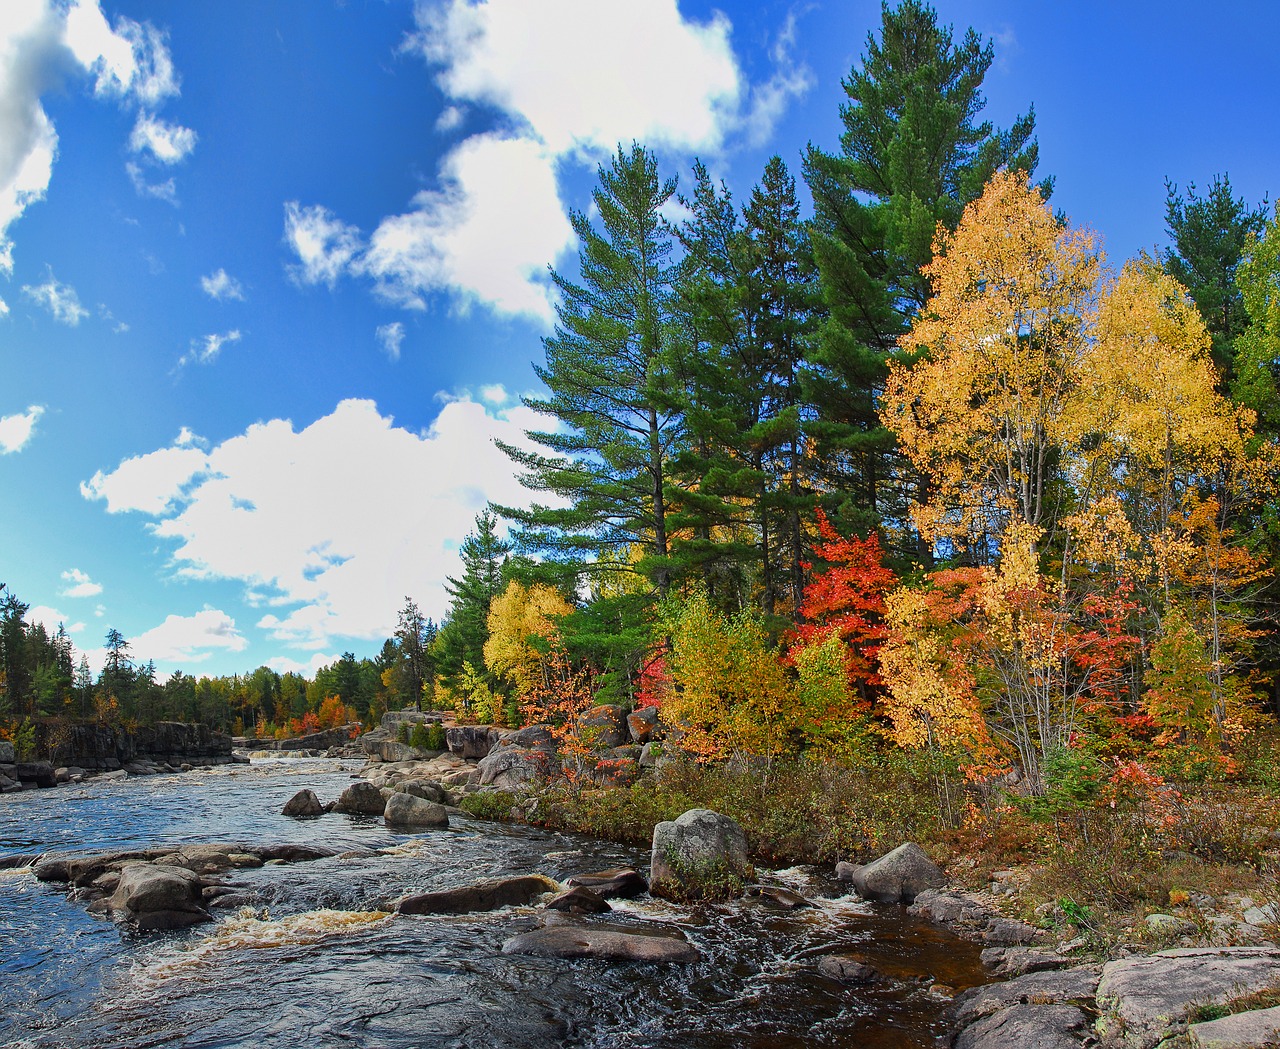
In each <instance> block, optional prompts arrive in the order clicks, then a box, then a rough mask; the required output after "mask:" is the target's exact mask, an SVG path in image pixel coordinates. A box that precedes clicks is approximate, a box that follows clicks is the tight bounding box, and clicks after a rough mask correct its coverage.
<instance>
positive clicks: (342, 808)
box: [336, 782, 387, 816]
mask: <svg viewBox="0 0 1280 1049" xmlns="http://www.w3.org/2000/svg"><path fill="white" fill-rule="evenodd" d="M386 807H387V801H386V799H385V798H384V797H383V796H382V791H380V790H379V789H378V788H377V787H375V786H374V785H373V784H372V783H364V782H360V783H353V784H351V786H349V787H348V788H347V789H346V790H344V791H343V792H342V795H341V797H339V798H338V805H337V808H336V811H337V812H344V813H347V814H348V815H352V816H381V815H382V813H383V811H384V810H385V809H386Z"/></svg>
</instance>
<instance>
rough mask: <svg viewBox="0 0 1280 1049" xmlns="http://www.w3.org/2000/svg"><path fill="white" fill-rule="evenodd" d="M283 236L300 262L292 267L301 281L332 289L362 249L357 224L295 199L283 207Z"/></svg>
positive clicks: (291, 271) (294, 273) (295, 275)
mask: <svg viewBox="0 0 1280 1049" xmlns="http://www.w3.org/2000/svg"><path fill="white" fill-rule="evenodd" d="M284 238H285V240H286V241H287V242H288V244H289V247H291V248H292V249H293V252H294V254H295V255H297V256H298V260H299V262H300V263H301V265H298V266H291V267H290V268H289V272H290V274H291V275H292V276H293V278H294V280H296V281H297V282H298V283H300V284H327V285H329V287H331V288H332V287H333V286H334V284H335V283H336V282H337V280H338V278H339V277H340V276H342V273H343V271H344V270H345V269H346V268H347V267H348V266H349V265H350V264H351V260H352V259H354V258H355V257H356V255H357V254H358V253H359V251H360V249H361V240H360V231H359V230H358V229H356V227H355V226H348V225H347V224H346V223H345V222H343V221H341V220H340V219H339V218H338V217H337V216H336V215H334V214H333V212H331V211H330V210H329V209H328V208H324V207H320V206H319V205H316V206H313V207H306V208H304V207H302V206H301V205H300V204H299V203H298V202H297V201H296V200H291V201H288V202H287V203H286V204H285V206H284Z"/></svg>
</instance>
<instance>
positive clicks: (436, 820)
mask: <svg viewBox="0 0 1280 1049" xmlns="http://www.w3.org/2000/svg"><path fill="white" fill-rule="evenodd" d="M382 818H383V819H384V820H385V821H386V823H387V826H389V827H447V826H449V814H448V813H447V812H445V810H444V806H443V805H441V804H439V803H437V802H434V801H427V800H426V799H425V798H418V797H415V796H414V795H412V794H403V793H397V794H392V795H391V797H389V798H388V799H387V802H386V807H385V808H384V810H383V813H382Z"/></svg>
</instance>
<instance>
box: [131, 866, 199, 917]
mask: <svg viewBox="0 0 1280 1049" xmlns="http://www.w3.org/2000/svg"><path fill="white" fill-rule="evenodd" d="M201 888H202V885H201V881H200V878H199V876H198V875H196V874H194V873H192V872H191V871H189V870H187V869H186V868H185V867H173V866H169V865H167V864H158V863H131V864H128V865H127V866H125V867H124V868H122V869H121V871H120V880H119V882H117V884H116V890H115V892H114V893H113V894H112V896H111V898H110V899H109V900H108V901H107V905H108V906H109V907H110V909H111V910H113V911H116V912H118V913H121V914H122V915H123V916H124V917H126V918H128V919H129V920H131V921H133V922H135V923H136V924H137V926H138V928H140V929H181V928H185V927H186V926H188V925H195V924H196V923H197V922H204V921H208V920H209V912H208V911H206V910H205V909H204V899H203V895H202V893H201Z"/></svg>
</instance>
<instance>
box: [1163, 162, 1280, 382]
mask: <svg viewBox="0 0 1280 1049" xmlns="http://www.w3.org/2000/svg"><path fill="white" fill-rule="evenodd" d="M1164 185H1165V191H1166V199H1165V225H1166V226H1167V227H1168V231H1169V237H1170V238H1171V239H1172V241H1173V244H1172V245H1171V246H1170V247H1169V248H1167V249H1166V250H1165V253H1164V260H1163V261H1164V268H1165V270H1166V272H1168V273H1169V274H1170V275H1171V276H1172V277H1174V278H1176V279H1177V280H1178V282H1179V283H1180V284H1182V285H1183V287H1185V288H1186V289H1187V291H1189V292H1190V293H1191V298H1192V300H1193V301H1194V302H1195V304H1196V306H1197V308H1198V309H1199V310H1200V316H1201V317H1203V318H1204V323H1205V326H1206V327H1207V328H1208V329H1209V334H1210V335H1211V336H1212V337H1213V359H1214V363H1215V364H1217V366H1218V371H1219V373H1220V375H1221V377H1222V380H1221V382H1220V383H1219V389H1220V390H1221V391H1223V392H1225V391H1227V390H1229V389H1230V388H1231V383H1232V380H1233V378H1234V375H1235V367H1234V360H1235V351H1234V341H1235V340H1236V339H1238V338H1239V337H1240V336H1241V335H1242V334H1243V333H1244V331H1245V329H1246V328H1247V327H1248V324H1249V315H1248V313H1247V312H1246V310H1245V306H1244V298H1243V296H1242V295H1241V291H1240V288H1239V287H1238V286H1237V285H1236V269H1237V267H1238V266H1239V265H1240V260H1241V258H1242V257H1243V255H1244V251H1245V246H1246V244H1247V243H1248V241H1249V239H1250V237H1256V236H1257V235H1258V234H1260V233H1261V232H1262V225H1263V223H1264V222H1265V221H1266V218H1267V209H1266V203H1265V201H1264V202H1263V204H1262V205H1260V206H1259V207H1256V208H1250V207H1249V206H1248V205H1247V204H1245V202H1244V198H1243V197H1233V196H1232V195H1231V180H1230V179H1229V178H1228V177H1227V176H1226V175H1215V176H1214V177H1213V182H1212V183H1210V185H1209V193H1208V195H1207V196H1204V197H1202V196H1200V195H1199V194H1198V193H1197V192H1196V187H1195V184H1194V183H1192V184H1191V185H1190V186H1188V187H1187V192H1186V193H1185V194H1183V193H1180V192H1179V191H1178V187H1177V186H1176V185H1174V184H1173V183H1172V182H1170V181H1169V180H1168V179H1166V180H1165V184H1164Z"/></svg>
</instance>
